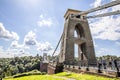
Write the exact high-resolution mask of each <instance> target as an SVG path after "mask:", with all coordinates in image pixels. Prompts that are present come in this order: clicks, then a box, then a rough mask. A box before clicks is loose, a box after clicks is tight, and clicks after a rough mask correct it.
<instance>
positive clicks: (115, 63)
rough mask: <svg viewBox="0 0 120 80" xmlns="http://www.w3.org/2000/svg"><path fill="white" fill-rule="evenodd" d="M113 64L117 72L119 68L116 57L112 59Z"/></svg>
mask: <svg viewBox="0 0 120 80" xmlns="http://www.w3.org/2000/svg"><path fill="white" fill-rule="evenodd" d="M114 65H115V68H116V70H117V72H119V68H118V64H117V59H114Z"/></svg>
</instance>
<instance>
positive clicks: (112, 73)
mask: <svg viewBox="0 0 120 80" xmlns="http://www.w3.org/2000/svg"><path fill="white" fill-rule="evenodd" d="M62 71H71V72H75V73H88V74H93V75H100V76H106V77H120V72H117V71H116V70H115V69H114V70H111V68H110V67H107V69H103V67H102V68H101V69H100V70H99V69H98V67H80V66H74V65H63V64H56V63H50V64H49V65H48V74H55V73H58V72H62Z"/></svg>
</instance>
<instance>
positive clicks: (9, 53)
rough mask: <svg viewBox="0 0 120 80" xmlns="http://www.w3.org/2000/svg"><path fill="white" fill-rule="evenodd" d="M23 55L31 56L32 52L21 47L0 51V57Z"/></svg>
mask: <svg viewBox="0 0 120 80" xmlns="http://www.w3.org/2000/svg"><path fill="white" fill-rule="evenodd" d="M23 56H32V54H30V53H29V52H27V51H24V50H22V49H10V48H8V50H6V51H5V50H4V51H2V52H0V58H13V57H23Z"/></svg>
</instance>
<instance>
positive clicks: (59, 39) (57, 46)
mask: <svg viewBox="0 0 120 80" xmlns="http://www.w3.org/2000/svg"><path fill="white" fill-rule="evenodd" d="M62 37H63V33H62V35H61V37H60V39H59V42H58V44H57V46H56V48H55V50H54V52H53V54H52V57H53V55H54V54H55V52H56V50H57V48H58V46H59V44H60V41H61V39H62Z"/></svg>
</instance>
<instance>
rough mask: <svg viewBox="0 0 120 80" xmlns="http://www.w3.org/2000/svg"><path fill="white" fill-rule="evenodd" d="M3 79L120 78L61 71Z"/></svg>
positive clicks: (99, 79)
mask: <svg viewBox="0 0 120 80" xmlns="http://www.w3.org/2000/svg"><path fill="white" fill-rule="evenodd" d="M3 80H120V78H106V77H101V76H95V75H88V74H77V73H71V72H69V73H67V72H62V73H58V74H54V75H30V76H24V77H19V78H5V79H3Z"/></svg>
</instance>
